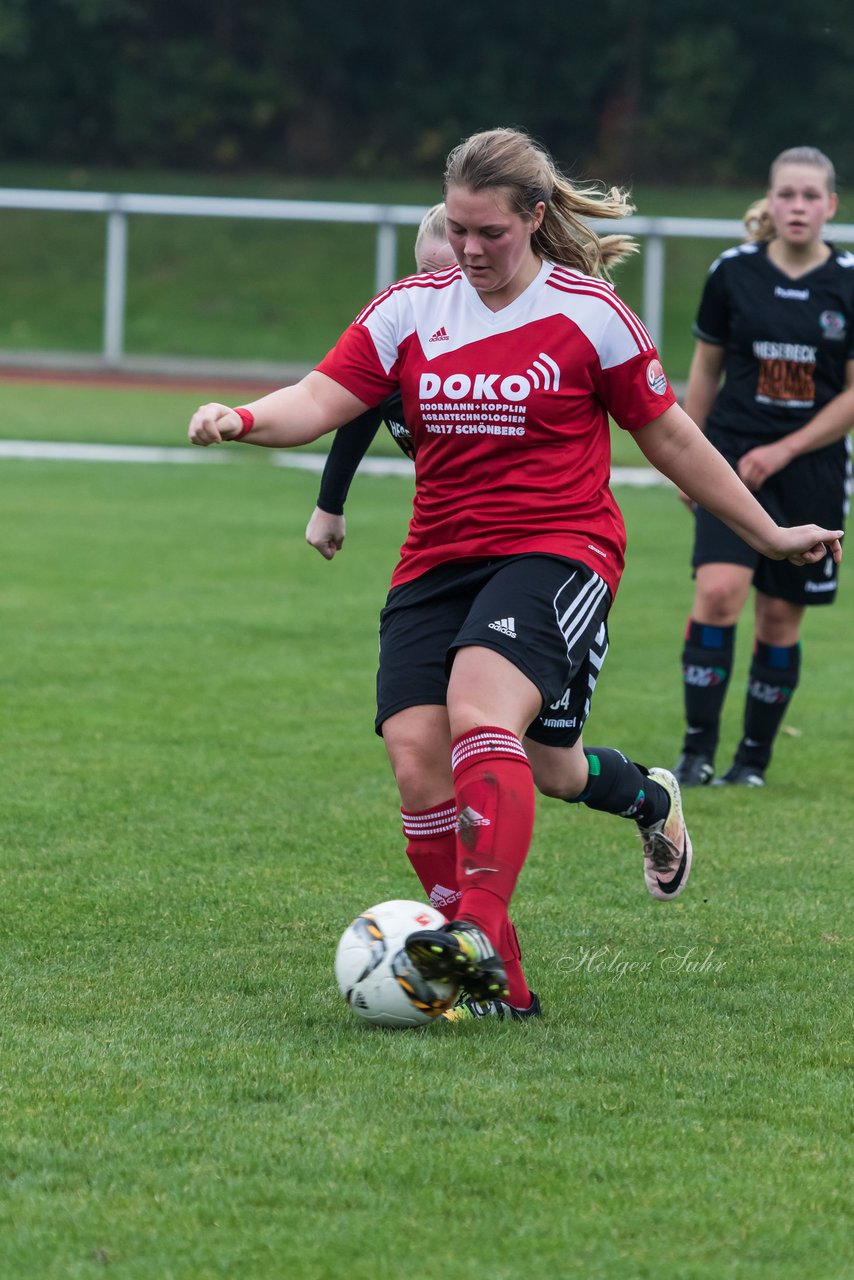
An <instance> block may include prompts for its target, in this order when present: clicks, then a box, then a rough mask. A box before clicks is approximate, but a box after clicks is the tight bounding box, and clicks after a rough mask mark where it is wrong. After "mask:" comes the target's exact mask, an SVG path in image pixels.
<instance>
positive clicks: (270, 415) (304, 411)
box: [187, 369, 368, 449]
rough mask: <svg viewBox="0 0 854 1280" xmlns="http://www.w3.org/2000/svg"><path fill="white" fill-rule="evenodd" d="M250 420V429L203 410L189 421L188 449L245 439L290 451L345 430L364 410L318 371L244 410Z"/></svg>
mask: <svg viewBox="0 0 854 1280" xmlns="http://www.w3.org/2000/svg"><path fill="white" fill-rule="evenodd" d="M242 407H244V408H246V409H248V410H249V413H250V414H251V420H252V427H251V430H250V431H248V432H247V431H246V430H245V426H246V424H245V422H244V419H243V418H242V417H241V416H240V414H239V413H237V411H236V410H235V409H232V408H231V407H230V406H229V405H226V404H216V403H212V404H203V405H201V407H200V408H198V409H197V410H196V412H195V413H194V414H193V416H192V418H191V419H190V426H189V428H188V431H187V435H188V436H189V438H190V442H191V444H196V445H200V446H203V447H204V446H207V445H212V444H222V443H223V442H224V441H226V440H236V439H238V437H239V438H241V439H245V440H246V441H247V443H248V444H257V445H261V446H262V447H264V448H267V449H290V448H293V447H294V446H295V445H299V444H308V443H310V441H312V440H317V438H318V437H319V436H322V435H325V434H326V432H328V431H334V430H335V428H336V427H340V426H343V424H344V423H345V422H350V421H351V420H352V419H353V418H355V417H357V416H358V415H359V414H361V413H364V412H365V410H366V409H367V408H368V406H367V405H366V404H365V402H364V401H363V400H360V399H359V398H358V396H354V395H353V394H352V392H350V391H347V390H346V388H345V387H342V386H341V385H340V384H339V383H337V382H334V381H333V380H332V378H328V377H327V376H326V374H325V373H319V372H318V371H317V370H316V369H314V370H312V372H311V373H309V374H306V376H305V377H304V378H303V379H302V381H300V382H297V383H296V384H295V385H294V386H292V387H282V388H281V390H279V391H272V392H271V393H270V394H269V395H267V396H262V397H261V398H260V399H259V400H253V401H251V402H250V403H249V404H247V405H245V406H242Z"/></svg>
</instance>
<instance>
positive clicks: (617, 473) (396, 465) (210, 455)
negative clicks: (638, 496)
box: [0, 440, 668, 488]
mask: <svg viewBox="0 0 854 1280" xmlns="http://www.w3.org/2000/svg"><path fill="white" fill-rule="evenodd" d="M240 452H241V451H237V450H230V449H194V448H192V447H187V448H181V447H177V446H175V447H173V446H164V447H161V446H158V445H142V444H62V443H54V442H51V441H44V440H0V458H9V459H25V460H35V461H39V462H147V463H152V462H166V463H177V464H179V465H182V464H188V465H193V464H195V463H218V464H222V463H228V462H238V461H240ZM267 453H268V455H269V459H270V462H271V463H272V464H273V466H276V467H292V468H295V469H296V470H298V471H313V472H315V473H316V474H318V475H319V474H320V472H321V471H322V470H323V468H324V466H325V465H326V454H325V453H292V452H290V451H289V450H286V449H269V450H267ZM359 470H360V471H361V472H362V474H363V475H369V476H411V475H412V463H411V462H409V461H408V459H406V458H364V459H363V460H362V462H361V463H360V464H359ZM611 483H612V484H625V485H635V486H638V487H642V488H646V487H649V486H651V485H658V484H667V483H668V481H667V480H666V479H665V477H664V476H663V475H661V474H660V472H658V471H656V470H655V469H654V468H653V467H614V469H613V471H612V472H611Z"/></svg>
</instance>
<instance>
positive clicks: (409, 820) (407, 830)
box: [400, 805, 457, 837]
mask: <svg viewBox="0 0 854 1280" xmlns="http://www.w3.org/2000/svg"><path fill="white" fill-rule="evenodd" d="M400 816H401V818H402V819H403V834H404V835H406V836H416V837H417V836H421V837H424V836H432V835H445V834H446V833H447V832H449V831H454V830H455V829H456V822H457V806H456V805H450V806H449V807H448V808H446V809H439V810H436V811H432V812H429V813H407V812H406V811H405V810H404V809H401V811H400Z"/></svg>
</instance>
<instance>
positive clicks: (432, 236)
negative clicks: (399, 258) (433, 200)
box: [415, 201, 448, 262]
mask: <svg viewBox="0 0 854 1280" xmlns="http://www.w3.org/2000/svg"><path fill="white" fill-rule="evenodd" d="M447 238H448V237H447V235H446V233H445V204H444V201H441V202H440V203H439V204H434V205H433V208H432V209H428V210H427V212H426V213H425V214H424V217H423V218H422V219H421V221H420V223H419V224H418V234H417V236H416V237H415V261H416V262H420V260H421V250H422V249H423V247H424V244H425V243H426V241H428V240H438V241H439V242H440V243H441V244H444V243H445V241H446V240H447Z"/></svg>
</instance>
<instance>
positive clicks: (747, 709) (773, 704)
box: [735, 640, 801, 769]
mask: <svg viewBox="0 0 854 1280" xmlns="http://www.w3.org/2000/svg"><path fill="white" fill-rule="evenodd" d="M800 672H801V646H800V645H799V644H793V645H788V646H786V645H774V644H763V643H762V642H761V641H760V640H757V642H756V648H755V649H754V651H753V659H752V661H751V663H750V672H749V675H748V677H747V701H746V702H745V705H744V737H743V738H742V739H741V742H740V743H739V744H738V750H737V751H736V753H735V759H736V763H737V764H746V765H750V766H751V767H752V768H754V769H767V768H768V765H769V763H770V761H771V752H772V750H773V747H774V739H775V738H776V736H777V730H778V729H779V728H780V725H781V724H782V722H783V716H784V715H785V714H786V709H787V708H788V705H789V703H790V702H791V700H792V694H793V693H794V692H795V689H796V688H797V685H798V678H799V676H800Z"/></svg>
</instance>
